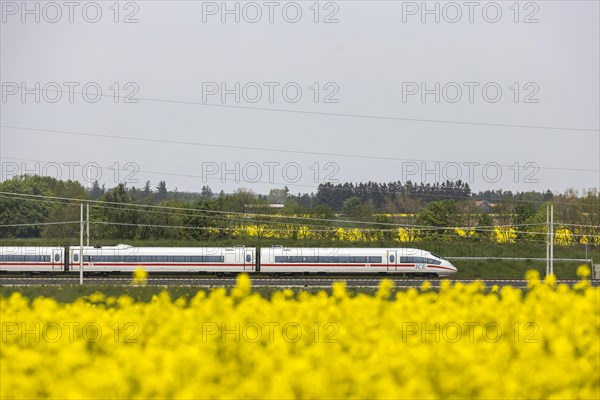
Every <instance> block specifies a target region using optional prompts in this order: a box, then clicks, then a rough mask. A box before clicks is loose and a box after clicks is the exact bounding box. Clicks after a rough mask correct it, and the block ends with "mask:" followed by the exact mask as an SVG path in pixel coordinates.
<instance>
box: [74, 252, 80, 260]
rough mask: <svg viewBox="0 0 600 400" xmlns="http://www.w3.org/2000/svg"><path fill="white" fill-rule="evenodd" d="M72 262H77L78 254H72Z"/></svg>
mask: <svg viewBox="0 0 600 400" xmlns="http://www.w3.org/2000/svg"><path fill="white" fill-rule="evenodd" d="M73 261H75V262H77V261H79V254H77V253H75V254H73Z"/></svg>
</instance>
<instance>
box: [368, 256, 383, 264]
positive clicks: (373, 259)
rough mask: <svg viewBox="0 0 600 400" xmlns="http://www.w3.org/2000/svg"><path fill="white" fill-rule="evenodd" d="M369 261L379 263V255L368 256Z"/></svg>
mask: <svg viewBox="0 0 600 400" xmlns="http://www.w3.org/2000/svg"><path fill="white" fill-rule="evenodd" d="M369 263H381V257H379V256H372V257H369Z"/></svg>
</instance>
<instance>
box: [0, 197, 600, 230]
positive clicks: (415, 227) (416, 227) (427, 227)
mask: <svg viewBox="0 0 600 400" xmlns="http://www.w3.org/2000/svg"><path fill="white" fill-rule="evenodd" d="M0 195H8V197H10V196H11V195H14V196H17V197H19V196H21V197H30V198H32V199H33V200H40V201H48V200H47V199H58V200H62V201H78V202H90V203H95V204H111V205H125V206H128V207H150V208H155V209H167V210H177V211H192V212H199V213H211V212H212V213H218V214H233V215H254V216H261V217H267V218H268V217H271V218H272V217H273V215H269V214H257V213H243V212H231V211H218V210H198V209H193V208H179V207H168V206H155V205H141V204H140V205H138V204H131V203H119V202H107V201H100V200H81V199H70V198H65V197H58V196H43V195H31V194H22V193H9V192H0ZM101 207H102V206H101ZM144 211H145V212H156V211H154V210H144ZM277 215H278V216H279V218H290V219H300V220H312V221H326V222H335V223H353V224H364V225H369V226H370V228H364V229H374V227H376V226H392V227H395V228H404V229H407V228H408V229H413V230H425V231H429V230H434V231H438V230H466V231H482V232H495V231H496V229H497V228H501V229H504V230H505V229H506V228H509V231H507V232H505V233H508V234H512V233H514V234H546V232H535V231H534V232H531V231H519V230H512V231H510V229H511V228H513V227H520V226H537V225H539V226H541V225H543V224H542V223H540V224H515V225H500V226H495V227H491V228H486V227H478V226H444V227H440V226H431V225H411V224H396V223H385V222H366V221H351V220H338V219H336V220H334V219H326V218H314V217H298V216H282V215H280V214H277ZM211 218H216V217H211ZM235 220H240V219H239V218H238V219H235ZM241 220H242V221H244V220H245V219H241ZM246 222H249V221H247V219H246ZM272 222H273V221H268V222H265V223H272ZM282 223H284V224H285V223H286V222H282ZM287 224H292V225H301V226H306V224H304V223H297V222H287ZM557 225H559V226H560V224H557ZM592 227H593V228H596V227H595V226H592ZM330 228H336V227H335V226H332V227H330ZM338 228H342V227H338ZM598 228H600V226H598ZM352 229H359V228H352ZM360 229H363V228H360ZM379 230H382V231H383V230H384V229H379ZM327 231H330V230H327ZM501 233H503V232H501ZM571 236H589V235H585V234H575V233H571Z"/></svg>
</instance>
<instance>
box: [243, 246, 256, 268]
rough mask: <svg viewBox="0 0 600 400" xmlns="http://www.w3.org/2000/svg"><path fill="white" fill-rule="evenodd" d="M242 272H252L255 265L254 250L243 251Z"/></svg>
mask: <svg viewBox="0 0 600 400" xmlns="http://www.w3.org/2000/svg"><path fill="white" fill-rule="evenodd" d="M243 254H244V271H254V266H255V263H256V260H255V257H254V250H251V249H244V253H243Z"/></svg>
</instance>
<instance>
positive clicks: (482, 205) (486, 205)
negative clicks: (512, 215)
mask: <svg viewBox="0 0 600 400" xmlns="http://www.w3.org/2000/svg"><path fill="white" fill-rule="evenodd" d="M475 205H476V206H477V208H479V210H480V211H481V212H482V213H484V214H489V213H491V212H492V209H493V208H494V207H496V204H495V203H490V202H488V201H487V200H477V201H475Z"/></svg>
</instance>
